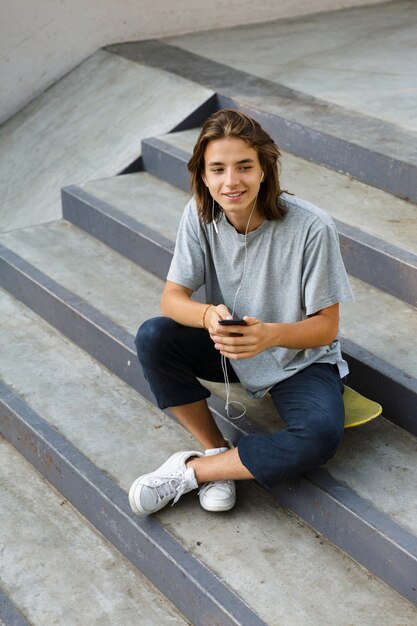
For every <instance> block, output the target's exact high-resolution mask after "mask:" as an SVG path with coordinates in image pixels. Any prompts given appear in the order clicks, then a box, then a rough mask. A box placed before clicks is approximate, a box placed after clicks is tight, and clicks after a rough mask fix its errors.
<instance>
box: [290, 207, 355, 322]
mask: <svg viewBox="0 0 417 626" xmlns="http://www.w3.org/2000/svg"><path fill="white" fill-rule="evenodd" d="M302 297H303V300H304V308H305V311H306V314H307V315H313V314H314V313H317V311H320V310H321V309H324V308H326V307H329V306H332V305H333V304H336V303H338V302H349V301H351V300H353V295H352V290H351V287H350V284H349V279H348V276H347V273H346V269H345V266H344V263H343V259H342V255H341V252H340V245H339V238H338V235H337V231H336V227H335V225H334V223H333V222H332V221H331V220H330V219H329V221H328V222H327V223H321V224H320V228H317V230H315V231H314V232H313V234H311V236H310V238H309V239H308V241H307V244H306V247H305V251H304V259H303V280H302Z"/></svg>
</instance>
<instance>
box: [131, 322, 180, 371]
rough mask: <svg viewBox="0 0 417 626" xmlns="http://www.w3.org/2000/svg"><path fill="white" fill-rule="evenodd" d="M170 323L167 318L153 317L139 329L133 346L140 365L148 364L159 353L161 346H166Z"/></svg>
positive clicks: (170, 329)
mask: <svg viewBox="0 0 417 626" xmlns="http://www.w3.org/2000/svg"><path fill="white" fill-rule="evenodd" d="M172 322H173V320H171V319H170V318H168V317H153V318H151V319H149V320H146V321H145V322H143V324H142V325H141V326H140V327H139V330H138V332H137V333H136V337H135V345H136V351H137V354H138V357H139V361H140V362H141V363H142V364H143V363H148V362H149V360H153V359H154V358H155V356H156V355H158V354H160V353H161V346H162V347H163V346H166V341H167V337H169V336H170V334H171V332H172V328H171V326H172ZM170 331H171V332H170Z"/></svg>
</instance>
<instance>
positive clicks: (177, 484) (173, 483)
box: [152, 476, 189, 506]
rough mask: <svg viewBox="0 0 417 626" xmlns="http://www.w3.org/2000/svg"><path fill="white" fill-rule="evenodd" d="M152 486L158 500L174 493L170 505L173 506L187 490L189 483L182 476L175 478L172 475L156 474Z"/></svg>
mask: <svg viewBox="0 0 417 626" xmlns="http://www.w3.org/2000/svg"><path fill="white" fill-rule="evenodd" d="M160 481H161V482H160ZM152 487H153V489H154V490H155V493H156V495H157V498H158V502H160V501H161V500H163V499H164V498H166V497H168V496H172V495H173V494H175V498H174V500H173V502H172V504H171V506H174V504H175V503H176V502H178V500H179V499H180V498H181V496H182V495H184V493H187V491H188V490H189V483H188V480H187V479H186V478H185V477H184V476H182V477H181V478H176V477H174V476H158V478H157V479H155V481H154V484H153V485H152Z"/></svg>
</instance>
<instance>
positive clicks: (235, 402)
mask: <svg viewBox="0 0 417 626" xmlns="http://www.w3.org/2000/svg"><path fill="white" fill-rule="evenodd" d="M257 198H258V196H256V198H255V200H254V201H253V207H252V210H251V212H250V215H249V218H248V222H247V224H246V230H245V239H244V244H245V256H244V260H243V271H242V276H241V279H240V284H239V287H238V288H237V291H236V293H235V296H234V298H233V306H232V317H233V316H234V313H235V308H236V300H237V297H238V294H239V292H240V289H241V287H242V285H243V280H244V277H245V272H246V261H247V258H248V248H247V241H246V239H247V234H248V230H249V224H250V221H251V219H252V215H253V212H254V210H255V207H256V200H257ZM212 221H213V224H214V229H215V231H216V233H217V235H218V237H219V240H220V243H221V245H222V247H223V250H224V251H225V253H226V256H227V259H228V261H229V263H230V265H232V262H231V260H230V257H229V254H228V252H227V249H226V247H225V245H224V244H223V241H222V239H221V237H220V234H219V231H218V228H217V224H216V222H215V219H214V198H213V203H212ZM226 359H227V357H225V356H224V355H223V354H222V355H221V365H222V370H223V378H224V386H225V389H226V404H225V407H224V408H225V410H226V414H227V417H228V418H229V419H230V420H237V419H240V418H241V417H243V416H244V415H245V414H246V407H245V405H244V404H243V403H242V402H239V401H238V400H230V382H229V374H228V371H227V363H226ZM231 405H234V406H237V407H240V408H241V409H242V413H240V414H239V415H237V416H235V417H233V416H232V415H230V410H229V407H230V406H231Z"/></svg>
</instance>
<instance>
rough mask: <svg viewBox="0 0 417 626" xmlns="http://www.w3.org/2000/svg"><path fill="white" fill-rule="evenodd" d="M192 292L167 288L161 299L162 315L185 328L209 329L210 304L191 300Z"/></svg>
mask: <svg viewBox="0 0 417 626" xmlns="http://www.w3.org/2000/svg"><path fill="white" fill-rule="evenodd" d="M191 295H192V292H191V291H189V290H185V289H184V288H182V289H178V290H177V289H172V288H171V289H170V288H165V289H164V292H163V294H162V298H161V313H162V315H166V316H167V317H171V318H172V319H173V320H175V321H176V322H178V323H179V324H183V325H184V326H192V327H194V328H204V325H203V318H204V324H205V326H206V327H207V324H208V315H209V313H210V310H208V306H209V305H208V304H205V303H201V302H196V301H195V300H192V299H191Z"/></svg>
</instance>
